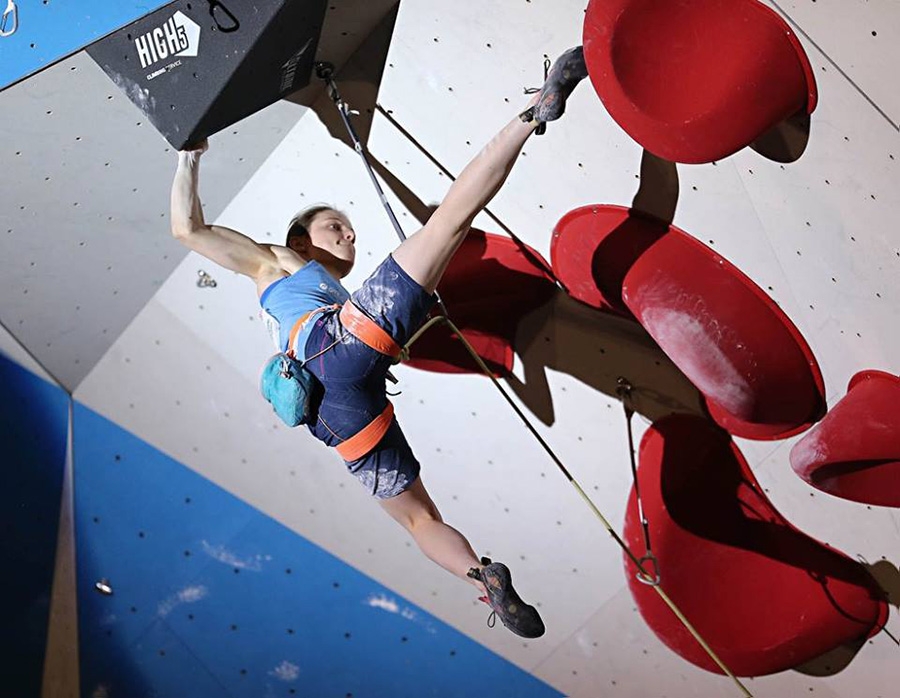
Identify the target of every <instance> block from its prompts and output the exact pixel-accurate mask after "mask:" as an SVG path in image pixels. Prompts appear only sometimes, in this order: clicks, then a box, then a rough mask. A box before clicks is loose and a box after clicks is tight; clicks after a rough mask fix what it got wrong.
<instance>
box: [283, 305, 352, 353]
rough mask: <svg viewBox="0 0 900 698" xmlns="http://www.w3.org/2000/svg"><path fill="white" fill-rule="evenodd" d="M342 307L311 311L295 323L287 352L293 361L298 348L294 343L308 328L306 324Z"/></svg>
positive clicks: (330, 306) (335, 306) (325, 307)
mask: <svg viewBox="0 0 900 698" xmlns="http://www.w3.org/2000/svg"><path fill="white" fill-rule="evenodd" d="M339 307H340V306H338V305H337V304H335V305H323V306H321V307H319V308H316V309H315V310H310V311H309V312H308V313H306V314H304V315H301V316H300V319H299V320H297V322H295V323H294V326H293V327H292V328H291V333H290V335H289V337H288V346H287V351H286V352H285V353H286V354H287V355H288V356H290V357H291V358H292V359H296V358H297V347H295V346H294V343H295V342H296V341H297V335H299V334H300V332H301V331H302V330H303V328H304V327H305V326H306V323H307V322H309V321H310V320H312V319H313V318H314V317H315V316H316V315H318V314H319V313H324V312H325V311H326V310H337V309H338V308H339Z"/></svg>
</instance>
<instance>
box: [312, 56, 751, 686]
mask: <svg viewBox="0 0 900 698" xmlns="http://www.w3.org/2000/svg"><path fill="white" fill-rule="evenodd" d="M315 70H316V75H317V77H318V78H319V79H320V80H322V81H323V82H324V83H325V85H326V88H327V90H328V95H329V97H330V98H331V100H332V101H333V102H334V104H335V106H336V107H337V109H338V112H340V115H341V119H342V120H343V122H344V126H345V127H346V129H347V132H348V133H349V135H350V138H351V140H352V141H353V147H354V150H356V152H357V153H359V155H360V157H361V158H362V161H363V164H364V166H365V168H366V171H367V172H368V173H369V178H370V179H371V180H372V183H373V184H374V186H375V190H376V192H377V193H378V197H379V199H381V203H382V205H383V206H384V208H385V210H386V211H387V214H388V217H389V218H390V220H391V223H392V224H393V226H394V230H396V232H397V235H398V236H399V238H400V240H401V241H404V240H406V235H405V234H404V232H403V229H402V228H401V227H400V222H399V220H398V219H397V216H396V215H394V211H393V209H392V208H391V205H390V202H389V201H388V200H387V196H385V193H384V189H382V187H381V184H380V182H379V181H378V179H377V177H376V176H375V172H374V170H373V169H372V165H371V164H370V163H369V159H368V158H367V157H366V153H365V149H364V148H363V145H362V143H361V142H360V139H359V136H358V135H357V133H356V129H354V128H353V125H352V123H351V122H350V114H351V111H350V107H349V105H348V104H347V102H345V101H344V100H343V99H341V96H340V93H339V91H338V88H337V84H336V83H335V81H334V66H333V65H331V64H330V63H317V64H316V66H315ZM435 296H436V297H437V294H435ZM437 304H438V309H439V310H440V312H441V315H438V316H435V317H433V318H431V319H429V320H428V321H427V322H426V323H425V324H424V325H423V326H422V327H421V328H420V329H419V330H418V331H417V332H416V333H415V334H414V335H413V336H412V337H411V338H410V340H409V342H407V344H406V346H405V347H404V348H403V351H402V352H401V355H400V360H401V361H402V360H406V359H408V358H409V349H410V347H411V346H412V345H413V344H414V343H415V342H416V341H417V340H418V339H419V338H420V337H421V336H422V335H423V334H424V333H425V332H427V331H428V330H429V329H431V328H432V327H434V326H435V325H438V324H444V325H446V327H447V328H448V329H449V330H450V332H451V333H453V334H454V335H455V336H456V337H457V338H458V339H459V341H460V342H462V344H463V346H464V347H465V349H466V351H467V352H468V353H469V355H470V356H471V357H472V359H473V360H474V361H475V363H476V364H477V365H478V367H479V369H481V371H482V373H484V375H485V376H487V377H488V378H489V379H490V381H491V383H493V385H494V387H495V388H496V389H497V390H498V391H499V393H500V395H502V396H503V399H504V400H506V402H507V403H508V404H509V406H510V407H511V408H512V409H513V411H514V412H515V413H516V415H517V416H518V417H519V419H520V420H521V422H522V423H523V424H524V425H525V427H526V428H527V429H528V431H529V432H531V435H532V436H533V437H534V438H535V440H536V441H537V442H538V444H540V446H541V448H543V450H544V451H545V452H546V453H547V455H548V456H549V457H550V459H551V460H552V461H553V463H554V464H555V465H556V466H557V468H558V469H559V470H560V472H562V474H563V475H564V476H565V478H566V479H567V480H568V481H569V483H570V484H571V485H572V486H573V487H574V488H575V491H576V492H578V494H579V495H580V496H581V498H582V499H583V500H584V501H585V503H586V504H587V506H588V507H589V508H590V510H591V511H592V512H593V513H594V515H595V516H596V517H597V518H598V519H599V520H600V522H601V524H602V525H603V527H604V528H605V529H606V531H607V533H609V535H610V536H611V537H612V539H613V540H614V541H615V542H616V544H617V545H618V546H619V547H620V548H621V549H622V551H623V552H624V553H625V555H626V556H627V557H628V558H629V559H630V560H631V562H632V563H633V564H634V566H635V567H636V568H637V569H638V575H637V578H638V579H639V580H640V581H641V582H643V583H644V584H647V585H648V586H650V587H651V588H652V589H653V590H654V591H656V593H657V594H658V595H659V597H660V598H661V599H662V600H663V602H664V603H665V604H666V605H667V606H668V607H669V609H670V610H671V611H672V613H673V614H674V615H675V617H676V618H678V620H679V621H680V622H681V624H682V625H684V627H685V628H686V629H687V631H688V632H689V633H690V634H691V635H692V636H693V638H694V639H695V640H696V641H697V643H698V644H699V645H700V646H701V647H702V648H703V650H704V651H705V652H706V653H707V655H709V657H710V659H712V661H713V662H715V664H716V666H718V667H719V669H721V670H722V672H723V673H725V674H726V675H727V676H728V677H729V678H730V679H731V680H732V681H733V682H734V683H735V685H736V686H737V687H738V688H739V689H740V691H741V693H742V694H743V695H744V696H746V697H747V698H752V695H753V694H752V693H750V691H749V690H748V689H747V687H746V686H744V684H743V683H741V681H740V679H738V678H737V676H735V675H734V672H732V671H731V670H730V669H729V668H728V667H727V666H726V665H725V663H724V662H723V661H722V660H721V659H720V658H719V656H718V655H717V654H716V653H715V651H714V650H713V649H712V647H710V646H709V644H708V643H707V642H706V640H704V639H703V637H702V636H701V635H700V633H699V632H698V631H697V629H696V628H695V627H694V626H693V625H692V624H691V622H690V621H689V620H688V619H687V617H685V615H684V613H682V611H681V609H679V608H678V606H677V605H676V604H675V602H674V601H673V600H672V599H671V598H670V597H669V595H668V594H666V592H665V590H664V589H663V588H662V585H661V584H660V577H659V569H658V564H657V561H656V558H655V556H653V553H652V550H651V548H650V538H649V526H648V525H647V524H646V519H645V517H644V515H643V509H642V508H640V509H639V515H640V518H641V523H642V525H643V526H644V531H645V539H644V541H645V546H646V554H645V555H644V556H643V557H640V558H639V557H638V556H637V555H635V553H634V552H633V551H632V550H631V548H629V547H628V544H627V543H626V542H625V541H624V540H623V539H622V537H621V536H620V535H619V534H618V533H616V530H615V529H614V528H613V526H612V524H611V523H610V522H609V521H608V520H607V518H606V517H605V516H604V515H603V512H601V511H600V509H599V508H598V507H597V505H596V504H594V502H593V501H592V500H591V498H590V497H589V496H588V494H587V492H585V491H584V488H582V486H581V485H580V484H579V483H578V481H577V480H576V479H575V478H574V477H573V476H572V474H571V473H570V472H569V470H568V468H566V466H565V465H564V464H563V462H562V461H561V460H560V459H559V457H558V456H557V455H556V453H555V452H554V450H553V449H552V448H551V447H550V445H549V444H548V443H547V441H546V440H545V439H544V438H543V437H542V436H541V435H540V433H539V432H538V431H537V429H536V428H535V427H534V425H533V424H532V423H531V420H529V419H528V417H527V416H526V415H525V413H524V412H523V411H522V409H521V408H520V407H519V406H518V405H517V404H516V403H515V401H514V400H513V399H512V397H511V396H510V395H509V393H508V392H507V390H506V389H505V388H504V387H503V386H502V385H501V384H500V381H499V380H497V377H496V376H495V375H494V373H493V372H492V371H491V369H490V368H489V367H488V365H487V364H486V363H485V362H484V360H483V359H482V358H481V356H479V354H478V352H477V351H476V350H475V349H474V347H472V345H471V344H470V343H469V341H468V340H467V339H466V338H465V336H464V335H463V333H462V332H461V331H460V330H459V328H458V327H457V326H456V325H455V324H454V323H453V321H452V320H451V319H450V316H449V313H448V312H447V308H446V306H445V305H444V304H443V301H441V300H440V298H439V297H438V298H437ZM619 385H620V387H621V388H622V390H623V393H622V395H620V397H622V398H623V404H624V403H625V398H630V394H631V390H632V388H631V386H630V385H629V384H628V383H627V381H624V382H620V384H619ZM625 410H626V415H627V416H628V436H629V447H630V449H631V454H632V473H633V474H634V478H635V487H636V488H637V470H636V466H635V464H634V444H633V440H632V435H631V413H633V410H631V408H630V406H629V405H628V404H626V406H625ZM636 494H637V492H636ZM639 507H640V504H639ZM647 563H650V564H651V565H652V568H653V569H652V570H651V571H649V572H648V570H647V569H646V568H645V567H644V565H645V564H647Z"/></svg>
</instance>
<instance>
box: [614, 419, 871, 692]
mask: <svg viewBox="0 0 900 698" xmlns="http://www.w3.org/2000/svg"><path fill="white" fill-rule="evenodd" d="M638 478H639V484H640V489H641V498H642V500H643V506H644V512H645V516H646V517H647V519H648V520H649V522H650V537H651V544H652V547H653V550H654V552H655V554H656V556H657V558H658V561H659V570H660V576H661V586H662V588H663V589H664V590H665V592H666V593H667V594H668V595H669V596H670V597H671V598H672V600H673V601H674V602H675V603H676V604H677V605H678V606H679V607H680V609H681V610H682V611H683V612H684V614H685V616H686V617H687V618H688V620H689V621H690V622H691V623H692V624H693V625H694V626H695V627H696V629H697V630H698V632H699V633H700V635H701V636H702V637H703V638H704V639H705V640H706V641H707V642H708V643H709V645H710V646H711V647H712V648H713V649H714V650H715V651H716V653H717V654H718V655H719V657H720V658H721V659H722V660H723V661H724V663H725V664H726V665H727V666H728V667H729V668H730V669H731V670H732V671H733V672H734V673H735V674H737V675H739V676H762V675H766V674H772V673H775V672H778V671H783V670H785V669H790V668H793V667H796V666H798V665H799V664H802V663H804V662H807V661H810V660H812V659H815V658H817V657H820V656H821V655H823V654H825V653H826V652H829V651H831V650H833V649H835V648H837V647H839V646H842V645H846V644H850V643H853V642H854V641H858V640H860V639H863V638H866V637H869V636H871V635H873V634H874V633H875V632H877V631H879V630H880V629H881V627H882V626H883V625H884V623H885V621H886V620H887V615H888V606H887V602H886V601H885V600H884V598H883V596H882V592H881V590H880V589H879V587H878V586H877V584H876V583H875V582H874V580H873V578H872V577H871V576H870V575H869V573H868V571H867V570H866V569H865V568H864V567H863V566H862V565H861V564H859V563H858V562H856V561H855V560H852V559H851V558H849V557H847V556H846V555H844V554H843V553H841V552H838V551H837V550H834V549H832V548H829V547H826V546H825V545H823V544H821V543H819V542H818V541H816V540H813V539H812V538H810V537H809V536H807V535H806V534H804V533H802V532H801V531H799V530H797V529H796V528H794V527H793V526H792V525H791V524H790V523H789V522H788V521H787V520H786V519H785V518H784V517H783V516H782V515H781V514H779V513H778V511H776V509H775V508H774V507H773V506H772V504H771V502H769V500H768V499H767V498H766V496H765V495H764V494H763V491H762V488H761V487H760V486H759V484H758V483H757V482H756V479H755V478H754V477H753V473H752V472H751V471H750V468H749V467H748V465H747V462H746V461H745V460H744V458H743V456H742V455H741V453H740V451H739V450H738V448H737V446H736V445H735V444H734V443H733V442H732V440H731V438H730V437H729V436H728V434H726V433H725V432H723V431H722V430H720V429H718V428H717V427H715V425H713V424H711V423H710V422H708V421H706V420H704V419H702V418H699V417H692V416H687V415H677V416H672V417H666V418H664V419H662V420H660V421H658V422H655V423H654V424H653V426H652V427H651V428H650V429H649V430H648V431H647V432H646V434H645V435H644V438H643V440H642V442H641V447H640V465H639V468H638ZM624 538H625V540H626V542H627V543H628V545H629V546H630V547H631V549H632V550H634V551H635V552H636V553H638V554H639V555H640V554H643V552H644V547H643V535H642V531H641V524H640V519H639V516H638V509H637V500H636V497H635V494H634V491H633V490H632V493H631V497H630V499H629V502H628V509H627V511H626V514H625V529H624ZM625 567H626V572H627V576H628V585H629V588H630V590H631V593H632V595H633V597H634V599H635V602H636V603H637V606H638V609H639V611H640V613H641V616H642V617H643V618H644V620H645V621H646V623H647V624H648V625H649V626H650V628H651V629H652V630H653V632H654V633H655V634H656V635H657V636H658V637H659V638H660V640H662V642H664V643H665V644H666V645H667V646H668V647H669V648H671V649H672V650H673V651H674V652H676V653H677V654H679V655H680V656H681V657H683V658H684V659H686V660H687V661H689V662H691V663H693V664H696V665H697V666H700V667H702V668H704V669H707V670H709V671H713V672H717V673H718V672H719V671H720V670H719V669H718V667H717V666H716V665H715V664H714V663H713V662H712V660H711V659H710V658H709V656H708V655H707V654H706V652H704V650H703V649H702V648H701V647H700V645H699V644H698V643H697V642H696V640H694V639H693V637H692V636H691V635H690V634H689V632H688V631H687V630H686V629H685V628H684V626H683V625H682V624H681V623H680V622H679V621H678V619H677V618H676V617H675V616H674V615H673V613H672V611H671V610H670V609H669V608H668V606H666V605H665V603H664V602H663V601H662V600H661V599H660V598H659V596H658V595H657V594H656V592H655V591H654V590H653V589H652V588H651V587H649V586H647V585H645V584H643V583H641V582H640V581H638V580H637V579H636V577H635V572H636V568H635V566H634V564H633V563H632V562H631V561H630V560H629V559H628V558H627V557H626V558H625Z"/></svg>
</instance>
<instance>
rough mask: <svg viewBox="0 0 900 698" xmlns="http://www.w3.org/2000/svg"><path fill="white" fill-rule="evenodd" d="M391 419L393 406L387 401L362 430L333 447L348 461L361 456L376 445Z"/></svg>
mask: <svg viewBox="0 0 900 698" xmlns="http://www.w3.org/2000/svg"><path fill="white" fill-rule="evenodd" d="M393 419H394V406H393V405H392V404H391V403H390V402H388V404H387V407H385V408H384V412H382V413H381V414H380V415H378V416H377V417H375V419H373V420H372V421H371V422H369V423H368V424H367V425H366V426H364V427H363V429H362V431H358V432H356V433H355V434H354V435H353V436H351V437H350V438H349V439H347V440H346V441H343V442H341V443H339V444H338V445H337V446H335V449H336V450H337V452H338V453H339V454H340V455H341V458H343V459H344V460H345V461H347V462H348V463H350V462H351V461H355V460H357V459H359V458H362V457H363V456H364V455H366V454H367V453H369V451H371V450H372V449H373V448H375V447H376V446H377V445H378V442H379V441H381V439H382V437H383V436H384V434H385V432H386V431H387V430H388V427H389V426H391V421H392V420H393Z"/></svg>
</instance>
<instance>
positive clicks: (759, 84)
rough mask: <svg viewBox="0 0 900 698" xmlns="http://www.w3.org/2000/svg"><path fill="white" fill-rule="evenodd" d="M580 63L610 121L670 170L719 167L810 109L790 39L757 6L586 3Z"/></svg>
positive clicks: (812, 87) (809, 75)
mask: <svg viewBox="0 0 900 698" xmlns="http://www.w3.org/2000/svg"><path fill="white" fill-rule="evenodd" d="M584 56H585V61H586V63H587V67H588V72H589V74H590V77H591V82H592V83H593V85H594V89H595V90H596V91H597V94H598V95H599V96H600V99H601V100H602V101H603V104H604V106H606V109H607V110H608V111H609V113H610V115H611V116H612V117H613V119H615V120H616V122H618V124H619V125H620V126H621V127H622V129H623V130H625V131H626V132H627V133H628V135H630V136H631V137H632V138H634V140H636V141H637V142H638V143H639V144H640V145H642V146H643V147H644V148H646V149H647V150H649V151H650V152H651V153H653V154H655V155H658V156H659V157H662V158H665V159H667V160H671V161H673V162H684V163H702V162H711V161H713V160H720V159H722V158H724V157H726V156H728V155H731V154H732V153H735V152H737V151H738V150H740V149H741V148H744V147H745V146H747V145H749V144H750V143H752V142H753V141H754V140H756V139H757V138H758V137H759V136H761V135H763V134H764V133H765V132H767V131H769V130H770V129H771V128H772V127H774V126H776V125H777V124H779V123H781V122H782V121H784V120H785V119H787V118H788V117H791V116H793V115H794V114H796V113H798V112H801V111H805V112H806V113H808V114H811V113H812V112H813V110H814V109H815V107H816V101H817V92H816V82H815V78H814V76H813V71H812V67H811V66H810V63H809V59H808V58H807V56H806V53H805V52H804V51H803V47H802V46H801V45H800V42H799V40H798V39H797V36H796V35H795V34H794V32H793V31H791V29H790V27H789V26H788V25H787V24H786V23H785V22H784V20H782V19H781V17H780V16H779V15H778V14H777V13H775V12H774V11H773V10H772V9H770V8H768V7H766V6H765V5H763V4H762V3H760V2H757V1H756V0H665V1H660V0H591V2H590V3H589V4H588V8H587V12H586V14H585V19H584Z"/></svg>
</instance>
